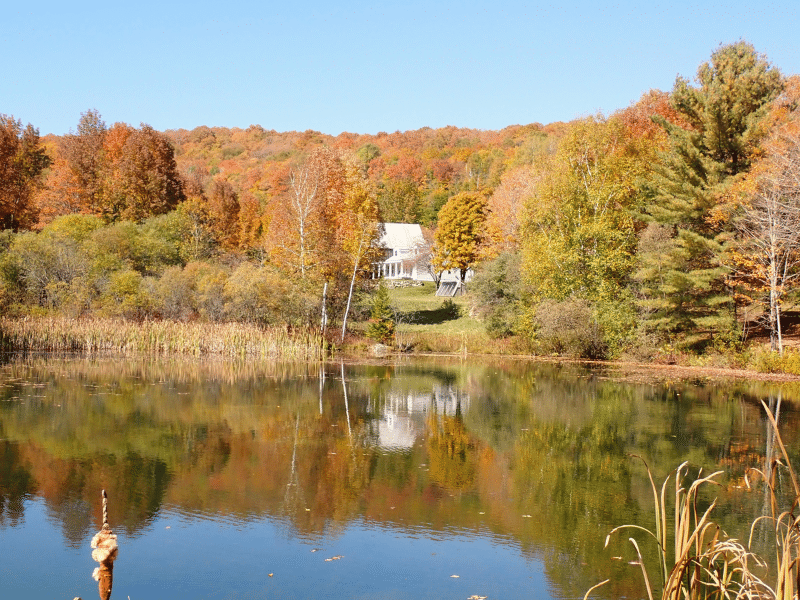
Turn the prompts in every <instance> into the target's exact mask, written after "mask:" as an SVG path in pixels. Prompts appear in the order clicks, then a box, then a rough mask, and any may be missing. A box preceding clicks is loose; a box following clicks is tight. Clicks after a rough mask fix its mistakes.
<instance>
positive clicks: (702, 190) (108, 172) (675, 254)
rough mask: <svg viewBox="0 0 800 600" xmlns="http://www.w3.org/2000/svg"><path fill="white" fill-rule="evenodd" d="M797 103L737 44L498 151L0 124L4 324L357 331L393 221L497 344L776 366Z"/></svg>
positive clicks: (795, 207) (484, 136) (429, 142)
mask: <svg viewBox="0 0 800 600" xmlns="http://www.w3.org/2000/svg"><path fill="white" fill-rule="evenodd" d="M798 98H800V82H799V81H798V78H797V77H796V76H792V77H785V76H783V75H782V74H781V73H780V72H779V71H778V70H777V69H776V68H775V67H773V66H772V65H771V64H770V63H769V62H768V60H767V59H766V57H764V56H763V55H761V54H759V53H758V52H757V51H756V50H755V49H754V48H753V47H752V46H751V45H750V44H748V43H746V42H737V43H734V44H729V45H724V46H720V47H719V48H718V49H717V50H716V51H715V52H714V53H713V54H712V55H711V57H710V60H709V61H707V62H705V63H703V64H702V65H700V67H699V68H698V71H697V74H696V77H695V78H694V79H693V80H689V79H687V78H684V77H678V78H677V79H676V82H675V85H674V87H673V89H672V90H671V91H670V92H663V91H658V90H653V91H650V92H648V93H646V94H645V95H644V96H643V97H642V98H641V99H639V100H638V101H637V102H635V103H634V104H632V105H631V106H629V107H628V108H626V109H623V110H620V111H617V112H615V113H613V114H611V115H603V114H597V115H593V116H589V117H585V118H580V119H576V120H574V121H571V122H569V123H552V124H549V125H546V126H545V125H540V124H536V123H534V124H531V125H525V126H509V127H507V128H506V129H504V130H502V131H499V132H487V131H476V130H466V129H458V128H454V127H448V128H442V129H435V130H434V129H430V128H423V129H421V130H417V131H413V132H405V133H400V132H396V133H394V134H387V133H383V132H381V133H378V134H376V135H356V134H341V135H339V136H336V137H332V136H326V135H324V134H321V133H318V132H313V131H307V132H303V133H297V132H289V133H285V134H279V133H277V132H274V131H267V130H264V129H263V128H261V127H259V126H251V127H249V128H247V129H246V130H239V129H233V130H230V129H223V128H209V127H198V128H196V129H194V130H192V131H185V130H176V131H167V132H163V133H160V132H156V131H154V130H153V129H152V128H150V127H149V126H147V125H144V124H142V125H141V126H140V127H139V128H134V127H131V126H129V125H125V124H120V123H117V124H114V125H113V126H111V127H108V126H106V124H105V123H104V122H103V121H102V118H101V117H100V115H99V113H97V111H95V110H90V111H87V112H86V113H84V114H83V115H82V116H81V118H80V121H79V123H78V127H77V130H76V131H75V132H71V133H70V134H69V135H66V136H61V137H55V136H46V137H45V138H44V139H40V138H39V134H38V132H37V131H36V129H35V128H33V127H32V126H31V125H28V126H27V127H23V126H22V123H21V121H19V120H15V119H14V118H13V117H7V116H2V118H1V119H0V172H1V173H2V177H1V178H0V220H1V221H2V223H3V227H4V233H3V237H2V241H1V242H0V248H1V249H2V255H0V269H1V271H0V303H2V305H3V307H4V308H5V310H7V311H11V312H15V313H17V314H24V313H28V312H30V311H34V312H35V311H36V310H39V311H65V312H67V313H69V314H74V315H81V314H87V313H88V314H95V313H98V312H99V313H103V314H106V313H107V314H121V315H124V316H129V317H137V318H150V317H152V318H180V319H197V318H203V319H248V320H253V321H257V322H262V323H288V324H305V325H312V324H313V325H314V326H317V325H319V323H320V321H322V323H323V327H324V323H325V322H326V319H327V318H328V317H327V316H328V315H331V316H332V318H334V319H337V320H338V321H339V322H343V325H346V320H347V314H348V313H349V311H350V310H351V308H350V307H351V306H352V305H353V304H354V303H353V297H354V296H356V295H357V294H358V292H359V290H366V289H369V285H368V284H369V277H370V263H372V262H374V261H375V260H377V259H378V258H379V257H380V249H379V248H377V241H378V239H379V238H380V233H381V231H380V223H381V222H411V223H420V224H422V225H423V226H425V227H427V228H429V229H430V231H431V232H432V234H431V235H430V236H429V238H430V240H431V241H432V247H431V248H426V249H422V250H425V251H427V255H429V259H430V263H431V265H432V267H433V269H434V271H441V270H443V269H445V268H451V269H457V270H458V271H459V272H460V273H461V274H462V276H463V274H464V273H465V272H466V270H467V269H469V268H474V269H475V272H476V277H475V281H474V283H473V284H472V285H471V292H472V295H473V298H474V303H475V307H474V308H475V310H474V313H475V314H476V315H478V316H479V317H480V318H481V319H482V320H483V322H484V323H485V325H486V328H487V331H488V332H489V333H490V334H491V335H494V336H509V335H514V336H519V337H521V338H523V339H525V340H529V341H530V343H531V347H532V348H536V349H541V350H544V351H551V352H559V353H572V354H578V355H583V356H618V355H621V354H623V353H626V352H631V351H635V352H639V353H644V354H648V355H652V354H655V353H658V352H662V353H663V352H668V351H669V350H670V349H672V348H674V349H677V350H691V351H703V350H706V349H716V350H723V351H724V350H727V349H732V348H737V347H741V344H742V343H743V341H744V340H745V338H746V335H747V333H748V328H750V327H752V326H753V325H754V324H758V325H759V326H763V327H765V328H766V330H767V331H768V332H769V334H770V338H771V340H772V347H773V348H774V349H775V350H776V351H778V352H782V350H783V331H784V327H783V326H782V309H783V307H785V306H787V305H788V306H791V305H792V302H793V293H794V287H793V286H794V281H795V279H796V277H797V275H798V272H799V271H798V269H797V265H796V262H797V258H798V252H797V246H798V243H800V240H798V235H799V234H798V233H797V232H798V231H800V219H799V218H798V215H799V213H800V200H799V199H798V173H800V171H799V170H798V164H797V161H798V156H799V155H800V153H799V152H798V148H800V133H799V132H798V119H797V105H798ZM421 254H426V252H422V251H421ZM159 290H160V291H159ZM168 296H169V297H170V298H171V299H169V300H168V299H167V297H168ZM244 299H247V302H249V304H247V306H246V307H244V306H243V303H245V300H244ZM343 332H344V328H343Z"/></svg>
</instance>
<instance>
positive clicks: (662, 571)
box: [585, 402, 800, 600]
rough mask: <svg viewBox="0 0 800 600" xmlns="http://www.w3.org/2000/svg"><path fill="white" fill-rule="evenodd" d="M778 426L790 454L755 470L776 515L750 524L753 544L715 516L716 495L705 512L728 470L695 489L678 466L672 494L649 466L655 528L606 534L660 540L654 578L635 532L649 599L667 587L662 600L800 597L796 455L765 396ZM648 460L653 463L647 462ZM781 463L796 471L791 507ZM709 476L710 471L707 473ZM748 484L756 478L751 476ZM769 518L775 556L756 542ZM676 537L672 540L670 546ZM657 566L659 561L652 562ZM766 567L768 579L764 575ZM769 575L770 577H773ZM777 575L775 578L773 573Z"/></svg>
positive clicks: (702, 480) (777, 438) (700, 480)
mask: <svg viewBox="0 0 800 600" xmlns="http://www.w3.org/2000/svg"><path fill="white" fill-rule="evenodd" d="M762 404H763V406H764V410H765V411H766V413H767V417H768V418H769V420H770V423H771V426H772V432H773V435H774V439H775V442H776V444H777V445H778V447H779V448H780V452H781V456H782V460H778V459H776V458H774V457H769V461H768V466H767V468H765V471H761V470H758V469H752V470H751V472H752V473H757V474H759V475H761V477H762V478H763V480H764V482H765V485H766V486H767V489H768V490H769V495H770V500H771V507H772V508H771V514H770V515H769V516H762V517H758V518H756V519H755V520H754V521H753V524H752V526H751V528H750V539H749V541H748V545H747V546H745V545H744V544H742V543H741V542H740V541H739V540H736V539H734V538H730V537H728V536H727V535H726V534H725V533H724V532H723V531H722V530H721V529H720V527H719V525H717V524H715V523H714V522H713V521H712V519H711V514H712V512H713V510H714V506H715V504H716V501H714V502H712V503H711V505H710V506H709V507H708V508H707V509H706V510H705V511H702V512H701V511H698V492H699V490H700V488H701V487H702V486H705V485H714V484H716V478H717V477H718V476H719V475H720V474H721V471H717V472H716V473H712V474H710V475H707V476H704V477H703V476H698V479H697V480H695V481H694V482H693V483H692V484H691V485H690V486H689V487H688V489H686V488H684V486H683V483H682V482H683V481H684V479H685V477H686V473H687V467H686V464H687V463H683V464H682V465H681V466H680V467H678V469H677V470H676V471H675V472H674V476H675V487H674V491H673V492H672V494H669V493H668V492H667V487H668V484H669V481H670V477H667V478H666V479H665V480H664V483H663V485H662V486H661V489H660V491H659V490H658V489H657V488H656V485H655V482H654V481H653V476H652V473H651V472H650V469H649V467H647V474H648V476H649V478H650V485H651V488H652V492H653V504H654V507H655V525H654V528H653V529H647V528H644V527H640V526H638V525H621V526H619V527H616V528H615V529H613V530H612V531H611V532H610V533H609V534H608V536H607V537H606V546H607V545H608V543H609V541H610V539H611V537H612V536H613V535H615V534H617V533H620V532H622V531H625V530H637V531H640V532H644V533H645V534H646V535H647V536H649V537H650V538H651V539H652V540H653V541H654V542H655V544H656V547H657V556H658V565H657V569H658V572H659V577H658V579H657V580H654V579H653V575H651V573H650V572H648V568H647V565H645V564H644V561H643V559H642V553H641V551H640V549H639V544H638V542H637V541H636V540H635V539H634V538H633V537H631V538H628V539H629V541H630V543H631V544H632V546H633V548H634V551H635V553H636V560H634V561H632V564H635V565H637V566H639V567H640V569H641V573H642V578H643V580H644V584H645V587H646V590H647V597H648V599H649V600H654V598H655V595H656V594H657V593H658V591H659V589H660V596H659V597H660V598H661V599H662V600H712V599H713V600H717V599H720V600H721V599H728V598H732V599H733V598H735V599H740V598H741V599H755V598H758V599H774V600H792V599H797V598H798V590H800V566H799V565H798V561H800V515H798V503H799V502H800V486H798V482H797V476H796V475H795V471H794V469H793V467H792V465H791V462H790V461H789V456H788V454H787V453H786V448H785V447H784V445H783V441H782V440H781V437H780V433H779V431H778V424H777V420H776V418H775V416H774V415H773V414H772V411H771V410H770V409H769V407H768V406H767V405H766V404H764V403H763V402H762ZM645 466H646V463H645ZM780 468H785V469H787V470H788V471H789V474H790V477H791V480H792V485H793V493H794V498H795V499H794V501H793V502H792V503H791V506H790V507H789V508H787V509H785V510H781V509H779V504H780V500H779V494H778V492H777V489H776V476H777V471H778V469H780ZM701 475H702V473H701ZM748 485H750V480H749V478H748ZM670 497H671V499H672V502H673V505H674V506H673V510H674V523H672V528H673V530H672V531H671V532H670V531H669V530H668V525H667V511H668V510H669V507H668V500H669V499H670ZM764 520H767V521H769V522H770V524H771V525H772V529H773V530H774V544H775V561H774V564H772V565H767V561H765V560H763V559H762V558H760V557H758V556H756V555H755V554H753V553H752V552H751V551H750V550H749V549H748V548H749V547H751V546H752V541H753V538H754V532H755V529H756V526H757V524H759V523H760V522H762V521H764ZM670 538H671V541H672V543H671V544H670ZM651 567H653V565H651ZM756 572H758V573H761V574H762V577H763V578H762V577H759V576H758V575H756ZM767 574H768V575H769V578H768V577H767ZM767 578H768V579H769V582H767V581H765V579H767ZM607 582H608V580H606V581H604V582H602V583H599V584H597V585H596V586H594V587H592V588H591V589H590V590H589V591H588V592H587V593H586V596H585V598H588V597H589V595H590V594H591V593H592V591H594V590H595V589H597V588H598V587H600V586H602V585H604V584H605V583H607Z"/></svg>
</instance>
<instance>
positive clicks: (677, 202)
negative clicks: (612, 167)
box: [637, 42, 783, 344]
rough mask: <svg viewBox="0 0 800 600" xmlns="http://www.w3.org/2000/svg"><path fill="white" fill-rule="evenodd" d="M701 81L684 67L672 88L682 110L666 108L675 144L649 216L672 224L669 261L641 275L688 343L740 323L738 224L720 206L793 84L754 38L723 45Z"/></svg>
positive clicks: (660, 323)
mask: <svg viewBox="0 0 800 600" xmlns="http://www.w3.org/2000/svg"><path fill="white" fill-rule="evenodd" d="M696 83H697V85H695V86H693V85H691V84H690V82H689V81H688V80H686V79H685V78H683V77H678V78H677V80H676V82H675V86H674V88H673V90H672V94H671V96H670V101H671V105H672V107H673V108H674V110H675V112H676V113H677V118H676V119H675V120H668V119H666V118H663V117H660V118H657V121H658V122H659V123H660V124H661V126H662V127H663V128H664V130H665V131H666V132H667V134H668V136H669V140H670V146H671V147H670V150H669V151H668V152H667V153H665V154H664V155H663V156H662V161H661V163H660V164H661V166H660V168H659V169H658V171H657V173H656V175H655V176H654V177H653V178H652V179H651V180H650V184H649V185H648V190H646V192H647V193H649V194H651V195H652V200H651V201H650V203H649V205H648V209H647V213H648V215H649V218H650V219H652V220H653V221H655V222H656V223H659V224H661V225H662V226H666V227H668V228H670V229H671V231H672V235H671V239H672V241H671V242H670V243H669V244H668V247H669V255H668V258H669V264H668V266H667V268H666V271H663V272H661V273H660V275H659V279H657V280H654V279H651V278H649V277H648V275H647V273H648V272H649V271H647V270H643V271H641V272H640V273H639V274H638V275H637V279H638V280H639V282H640V290H641V293H642V295H643V301H644V303H645V304H648V303H649V304H652V305H653V306H652V309H651V310H650V311H649V316H650V322H651V323H652V324H653V326H654V327H655V328H656V329H657V330H659V331H662V332H664V333H666V334H669V335H674V336H680V337H681V338H682V339H683V341H684V343H686V344H693V343H696V342H698V341H701V340H703V339H706V338H707V337H708V335H709V334H713V333H719V332H725V331H731V330H733V329H734V327H735V323H734V305H733V296H732V293H731V290H732V287H731V285H730V281H729V279H728V275H729V271H728V269H727V268H726V267H725V265H724V264H723V260H722V257H723V253H724V251H725V249H726V247H727V243H728V241H729V240H730V239H731V238H732V236H731V233H732V228H731V226H730V225H729V224H726V223H725V222H720V221H718V220H715V219H713V218H710V216H711V213H712V211H713V209H714V207H715V206H716V205H717V204H718V203H719V202H721V199H722V198H723V197H724V195H725V193H726V191H727V190H728V188H729V187H730V185H731V184H732V183H733V182H734V181H736V178H737V177H739V176H740V175H741V174H742V173H745V172H747V170H748V169H749V168H750V164H751V162H752V160H753V156H754V155H755V153H756V152H757V150H758V144H759V142H760V140H761V139H763V137H764V135H765V128H764V117H765V116H766V114H767V111H768V109H769V106H770V103H771V101H772V100H773V99H774V98H776V96H777V95H778V94H779V93H780V91H781V89H782V87H783V80H782V77H781V75H780V73H779V72H778V71H777V69H775V68H773V67H772V66H771V65H770V64H769V63H768V62H767V60H766V59H765V58H764V57H763V56H761V55H760V54H758V53H757V52H756V51H755V49H754V48H753V47H752V46H751V45H750V44H747V43H746V42H738V43H735V44H730V45H727V46H721V47H720V48H719V49H718V50H717V51H716V52H714V53H713V54H712V56H711V60H710V62H707V63H703V64H702V65H701V66H700V68H699V69H698V71H697V79H696ZM653 301H655V302H653Z"/></svg>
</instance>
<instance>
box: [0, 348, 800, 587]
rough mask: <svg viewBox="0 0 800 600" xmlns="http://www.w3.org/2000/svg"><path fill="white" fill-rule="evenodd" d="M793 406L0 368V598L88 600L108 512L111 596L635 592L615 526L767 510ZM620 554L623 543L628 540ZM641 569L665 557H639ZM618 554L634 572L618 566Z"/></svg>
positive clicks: (153, 365)
mask: <svg viewBox="0 0 800 600" xmlns="http://www.w3.org/2000/svg"><path fill="white" fill-rule="evenodd" d="M779 397H780V398H781V402H780V421H781V424H782V425H781V427H782V435H783V438H784V442H785V443H786V445H787V446H788V448H789V452H790V454H792V457H793V458H794V454H793V453H797V449H798V445H797V441H798V440H797V425H798V416H799V415H800V413H798V411H797V410H796V404H795V400H794V399H795V398H797V390H796V388H792V387H786V386H784V387H780V386H778V385H777V384H755V383H748V382H742V381H739V382H720V381H714V382H709V381H694V382H689V383H686V382H677V381H670V380H668V379H663V378H662V379H661V380H660V381H654V380H652V378H649V377H647V378H643V377H642V376H632V375H630V374H624V373H619V372H613V371H609V370H608V369H601V368H589V367H581V366H574V365H560V366H559V365H551V364H543V363H530V362H513V361H492V360H482V361H480V362H469V361H459V360H454V359H451V360H448V359H439V360H433V359H431V360H413V361H411V360H410V361H403V362H399V363H397V364H380V365H375V364H372V365H365V364H345V365H341V364H338V363H337V364H325V365H308V364H304V365H286V364H264V365H253V364H245V363H242V364H234V363H216V362H197V363H191V362H185V361H183V362H148V361H141V362H137V361H124V362H123V361H112V360H77V359H69V360H66V359H65V360H56V359H49V360H44V359H26V360H12V361H11V362H7V363H5V364H2V365H0V598H29V599H37V598H43V599H44V598H47V599H58V598H64V599H71V598H74V597H75V596H80V597H81V598H83V599H84V600H88V599H92V598H97V597H98V595H97V594H98V592H97V584H96V583H95V582H94V581H93V580H92V579H91V573H92V570H93V568H94V567H95V566H96V563H94V562H93V561H92V558H91V548H90V545H89V543H90V540H91V538H92V536H93V535H94V534H95V533H96V532H97V531H98V529H99V528H100V526H101V524H102V509H101V501H100V490H101V489H105V490H107V492H108V497H109V523H110V525H111V527H112V529H113V530H114V532H115V533H116V534H117V535H118V542H119V548H120V550H119V558H118V559H117V561H116V563H115V568H114V588H113V594H112V598H120V599H125V598H128V597H130V598H131V600H143V599H148V600H151V599H159V598H171V599H175V598H178V599H181V598H187V599H188V598H192V599H194V598H220V599H222V598H225V599H245V598H248V599H249V598H253V599H257V598H298V599H301V598H302V599H307V598H308V599H310V598H337V599H340V598H371V599H372V598H374V599H378V598H380V599H384V598H385V599H412V598H413V599H418V598H453V599H462V600H465V599H467V598H470V597H471V596H486V597H487V598H488V599H489V600H492V599H515V598H520V599H521V598H525V599H532V598H533V599H537V598H541V599H551V598H552V599H566V598H582V597H583V595H584V593H585V592H586V590H587V589H588V588H589V587H591V586H592V585H594V584H595V583H597V582H599V581H601V580H603V579H606V578H611V579H612V581H611V583H610V584H609V585H607V586H606V587H604V588H601V589H600V590H598V591H597V593H596V594H595V595H596V597H600V598H619V597H628V598H639V597H641V596H642V595H643V593H644V590H643V587H642V585H641V582H640V577H639V575H638V573H639V571H638V567H633V566H630V565H628V564H627V563H628V561H629V560H630V559H631V558H632V557H631V550H630V547H629V545H626V543H624V540H620V541H619V542H617V541H613V542H612V544H611V545H610V547H609V548H604V547H603V542H604V540H605V537H606V534H607V533H608V532H609V531H610V530H611V529H612V528H613V527H615V526H617V525H621V524H624V523H635V524H640V525H643V526H648V527H650V526H651V523H652V495H651V492H650V487H649V483H648V479H647V473H646V471H645V468H644V465H643V462H642V460H640V459H638V458H633V457H632V456H631V455H637V456H639V457H641V459H644V460H645V461H647V463H648V464H649V465H650V467H651V469H652V470H653V473H654V476H655V477H656V479H657V481H658V482H660V481H663V479H664V478H665V477H666V476H667V475H668V473H669V472H670V471H671V470H673V469H675V468H676V467H677V466H678V465H679V464H680V463H681V462H683V461H689V464H690V468H691V470H692V474H697V472H698V470H699V469H701V468H702V469H704V472H707V471H716V470H721V471H723V474H722V475H721V476H720V477H719V478H718V480H719V483H720V484H721V485H720V486H719V487H717V488H713V489H712V488H709V489H708V497H707V499H706V501H710V500H711V499H713V498H718V501H719V505H718V508H717V509H716V512H715V516H716V520H717V521H718V522H719V523H721V524H722V525H723V527H724V529H725V530H726V531H727V532H728V533H729V534H730V535H733V536H736V537H739V538H740V539H746V538H747V535H748V533H749V525H750V523H751V522H752V520H753V519H754V518H756V517H757V516H758V515H760V514H762V513H763V512H764V510H765V509H766V508H767V505H766V503H765V495H764V491H763V489H761V488H759V487H757V486H756V487H755V488H754V489H752V490H751V489H748V488H747V486H746V485H745V474H746V473H747V470H748V469H750V468H761V467H763V465H764V461H765V459H766V454H767V452H768V446H770V444H768V442H769V441H770V439H769V438H770V436H769V435H768V432H769V429H768V427H767V422H766V420H765V418H764V415H763V410H762V408H761V406H760V401H761V400H765V401H771V402H772V403H773V405H775V404H776V401H777V399H778V398H779ZM627 537H628V536H627V535H625V536H624V538H625V539H627ZM645 554H646V555H648V556H652V549H650V550H647V549H645ZM614 556H622V557H623V560H616V561H615V560H612V557H614Z"/></svg>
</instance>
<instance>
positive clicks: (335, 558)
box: [325, 554, 344, 562]
mask: <svg viewBox="0 0 800 600" xmlns="http://www.w3.org/2000/svg"><path fill="white" fill-rule="evenodd" d="M340 558H344V557H343V556H342V555H341V554H340V555H339V556H331V557H330V558H326V559H325V562H331V561H332V560H339V559H340Z"/></svg>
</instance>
